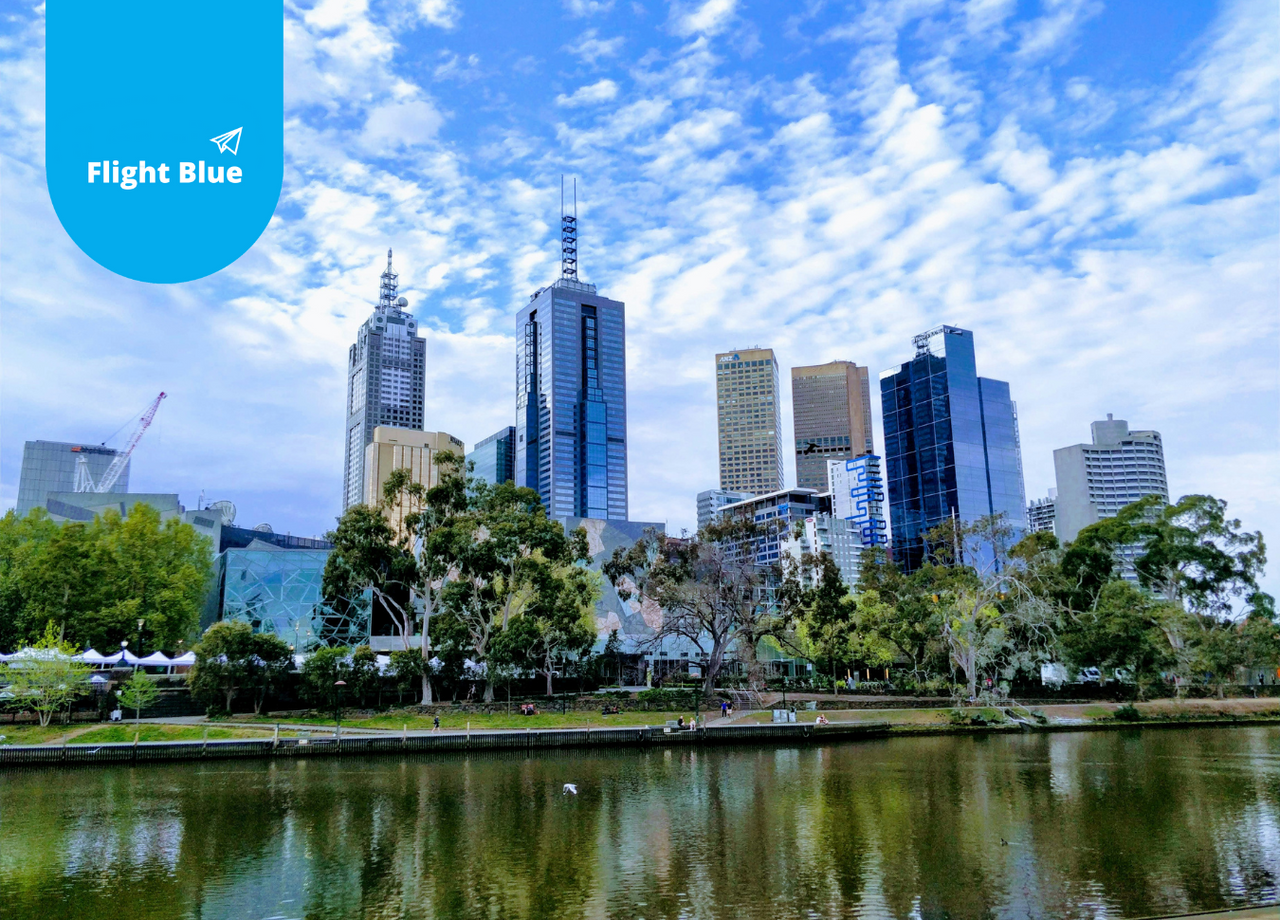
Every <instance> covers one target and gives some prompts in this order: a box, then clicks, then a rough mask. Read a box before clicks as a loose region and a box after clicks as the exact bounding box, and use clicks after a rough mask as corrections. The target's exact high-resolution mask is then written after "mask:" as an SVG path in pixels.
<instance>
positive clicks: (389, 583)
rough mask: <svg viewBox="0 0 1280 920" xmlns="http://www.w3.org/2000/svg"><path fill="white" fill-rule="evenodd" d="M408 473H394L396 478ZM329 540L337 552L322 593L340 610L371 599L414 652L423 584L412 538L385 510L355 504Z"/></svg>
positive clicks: (326, 570)
mask: <svg viewBox="0 0 1280 920" xmlns="http://www.w3.org/2000/svg"><path fill="white" fill-rule="evenodd" d="M407 472H408V471H407V470H395V471H394V472H393V475H395V476H396V481H397V482H399V481H400V480H401V478H402V477H400V476H399V475H398V474H401V473H407ZM327 538H328V539H329V541H330V542H332V543H333V550H332V551H331V552H330V553H329V558H328V560H327V561H326V562H325V566H324V576H323V579H322V582H321V590H322V591H323V592H324V598H325V603H326V604H327V605H329V606H331V607H333V608H335V609H341V608H343V607H351V606H358V605H359V604H361V603H363V602H364V596H365V595H366V594H367V595H370V596H371V597H372V601H373V605H374V609H375V610H381V611H382V612H384V613H386V614H387V616H389V617H390V619H391V621H392V623H393V624H395V627H396V631H397V632H398V633H399V635H400V638H401V641H402V642H403V644H404V647H405V648H406V649H408V648H412V647H413V642H412V639H413V635H414V627H415V625H416V620H417V613H416V611H415V609H414V588H415V586H416V585H417V584H418V581H419V572H418V564H417V560H416V559H415V558H414V554H413V550H412V547H411V546H410V544H409V537H408V535H406V534H404V533H399V534H398V533H396V531H394V530H392V528H391V524H390V523H389V522H388V520H387V516H386V514H385V511H384V509H383V507H382V506H381V505H374V506H370V505H352V506H351V507H350V508H348V509H347V510H346V511H345V512H343V514H342V517H341V518H340V519H339V521H338V527H337V529H336V530H333V531H331V532H330V533H329V534H328V535H327Z"/></svg>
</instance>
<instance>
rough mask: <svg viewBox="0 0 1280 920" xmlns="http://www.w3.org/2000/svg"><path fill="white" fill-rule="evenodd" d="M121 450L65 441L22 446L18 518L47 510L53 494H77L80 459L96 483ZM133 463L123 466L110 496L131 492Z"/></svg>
mask: <svg viewBox="0 0 1280 920" xmlns="http://www.w3.org/2000/svg"><path fill="white" fill-rule="evenodd" d="M118 453H119V451H116V450H112V449H111V448H110V447H102V446H100V445H97V444H69V443H66V442H64V441H27V442H26V443H25V444H23V445H22V471H21V473H20V474H19V476H18V502H17V504H16V506H15V507H14V510H15V511H16V512H17V514H18V516H19V517H26V515H27V512H28V511H30V510H31V509H32V508H44V507H45V503H46V502H47V501H48V498H49V493H51V492H74V491H75V489H76V466H77V465H78V464H79V462H80V460H81V458H83V459H84V461H85V462H86V463H87V464H88V466H89V474H90V475H91V476H92V477H93V480H94V482H97V481H99V480H101V479H102V474H103V473H105V472H106V471H107V468H108V467H110V466H111V464H112V462H114V460H115V459H116V456H117V454H118ZM132 463H133V461H132V460H130V461H128V462H127V463H125V465H124V469H123V470H122V471H121V473H120V478H119V479H117V480H116V481H115V485H113V486H112V487H111V489H110V490H109V492H111V493H123V492H128V491H129V466H130V464H132Z"/></svg>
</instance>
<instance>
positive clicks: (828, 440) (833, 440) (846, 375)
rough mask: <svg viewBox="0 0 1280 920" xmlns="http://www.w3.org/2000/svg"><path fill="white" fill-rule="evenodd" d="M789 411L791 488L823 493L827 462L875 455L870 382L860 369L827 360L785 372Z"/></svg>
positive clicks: (865, 373) (825, 486)
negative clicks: (793, 468)
mask: <svg viewBox="0 0 1280 920" xmlns="http://www.w3.org/2000/svg"><path fill="white" fill-rule="evenodd" d="M791 409H792V422H793V425H794V429H795V435H796V487H797V488H800V489H817V490H818V491H819V492H825V491H827V489H828V488H829V483H828V479H827V461H828V460H852V459H853V458H854V457H860V456H862V455H863V454H871V453H875V443H874V441H873V440H872V432H871V384H870V382H869V380H868V375H867V369H866V368H865V367H858V365H856V364H854V363H853V362H852V361H832V362H830V363H829V364H819V365H816V366H811V367H793V368H791Z"/></svg>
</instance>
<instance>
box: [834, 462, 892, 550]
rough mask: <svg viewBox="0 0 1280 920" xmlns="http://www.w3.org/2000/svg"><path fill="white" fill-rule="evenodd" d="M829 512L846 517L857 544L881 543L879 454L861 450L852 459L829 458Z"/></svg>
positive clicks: (883, 536) (885, 537)
mask: <svg viewBox="0 0 1280 920" xmlns="http://www.w3.org/2000/svg"><path fill="white" fill-rule="evenodd" d="M827 463H828V477H829V479H830V481H831V513H832V514H834V515H835V516H836V517H838V518H841V519H842V520H845V521H848V522H849V525H850V528H851V529H852V530H853V532H854V533H855V534H857V537H858V542H859V545H861V546H884V545H885V544H886V543H888V542H889V537H888V535H887V534H886V533H885V530H886V529H887V525H886V524H885V520H884V481H883V480H882V479H881V477H880V458H879V457H877V456H876V455H875V454H863V455H862V456H861V457H855V458H854V459H853V460H829V461H827Z"/></svg>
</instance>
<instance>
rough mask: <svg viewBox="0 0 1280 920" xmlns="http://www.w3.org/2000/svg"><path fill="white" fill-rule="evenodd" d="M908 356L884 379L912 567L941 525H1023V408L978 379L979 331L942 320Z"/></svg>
mask: <svg viewBox="0 0 1280 920" xmlns="http://www.w3.org/2000/svg"><path fill="white" fill-rule="evenodd" d="M913 344H914V345H915V349H916V354H915V357H914V358H912V359H911V360H910V361H908V362H906V363H904V364H902V365H901V366H900V367H898V368H896V369H894V370H887V371H884V372H883V373H881V375H880V402H881V407H882V409H883V413H884V439H885V451H884V452H885V465H886V475H887V479H888V492H889V521H890V524H891V526H892V533H893V555H894V559H895V560H896V561H897V562H898V564H899V565H900V566H901V567H902V568H903V569H904V571H908V572H910V571H913V570H914V569H916V568H918V567H919V565H920V563H921V561H922V560H923V558H924V553H925V546H924V536H925V534H926V532H927V531H929V530H930V529H931V528H933V527H936V526H937V525H938V524H941V523H942V522H943V521H945V520H947V519H948V518H950V517H952V516H953V515H954V516H955V517H957V518H958V519H959V520H960V521H962V522H972V521H975V520H977V519H978V518H980V517H983V516H984V515H991V514H1003V515H1004V516H1005V518H1006V519H1007V520H1008V522H1009V523H1010V524H1011V525H1013V526H1014V528H1015V529H1016V530H1018V531H1025V530H1026V526H1027V518H1026V497H1025V492H1024V490H1023V485H1022V450H1021V447H1020V445H1019V443H1018V419H1017V410H1016V407H1015V405H1014V403H1013V400H1012V399H1011V398H1010V396H1009V384H1007V383H1005V382H1004V381H1002V380H992V379H991V378H989V377H979V376H978V373H977V364H976V361H975V358H974V348H973V333H972V332H970V331H969V330H967V329H958V328H956V327H955V326H939V327H938V328H936V329H933V330H930V331H929V332H926V333H924V334H922V335H918V336H916V337H915V338H914V339H913Z"/></svg>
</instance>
